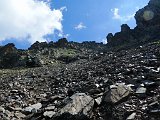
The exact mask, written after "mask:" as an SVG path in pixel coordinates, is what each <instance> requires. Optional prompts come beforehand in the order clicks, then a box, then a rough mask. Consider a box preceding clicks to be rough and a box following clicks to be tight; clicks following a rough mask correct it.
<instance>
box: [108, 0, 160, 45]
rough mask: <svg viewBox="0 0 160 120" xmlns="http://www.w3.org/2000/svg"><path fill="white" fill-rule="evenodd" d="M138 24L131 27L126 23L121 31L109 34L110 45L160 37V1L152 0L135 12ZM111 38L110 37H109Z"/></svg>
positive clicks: (152, 39)
mask: <svg viewBox="0 0 160 120" xmlns="http://www.w3.org/2000/svg"><path fill="white" fill-rule="evenodd" d="M135 19H136V24H137V26H136V27H135V28H134V29H132V30H131V29H130V28H129V27H128V26H127V25H126V24H125V25H122V26H121V32H119V33H116V34H115V35H114V36H112V37H109V36H110V34H108V36H107V40H108V46H111V47H115V46H118V45H119V46H120V45H127V44H139V43H146V42H151V41H156V40H159V39H160V1H159V0H151V1H150V2H149V3H148V5H147V6H145V7H144V8H142V9H140V10H138V11H137V12H136V14H135ZM108 38H109V39H108Z"/></svg>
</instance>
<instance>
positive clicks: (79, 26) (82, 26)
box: [74, 22, 87, 30]
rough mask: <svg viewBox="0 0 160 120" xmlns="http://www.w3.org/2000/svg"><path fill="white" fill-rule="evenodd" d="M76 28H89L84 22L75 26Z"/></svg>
mask: <svg viewBox="0 0 160 120" xmlns="http://www.w3.org/2000/svg"><path fill="white" fill-rule="evenodd" d="M74 28H75V29H76V30H81V29H85V28H87V27H86V26H85V25H84V24H83V23H82V22H80V23H79V24H78V25H76V26H75V27H74Z"/></svg>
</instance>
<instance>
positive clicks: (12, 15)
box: [0, 0, 66, 43]
mask: <svg viewBox="0 0 160 120" xmlns="http://www.w3.org/2000/svg"><path fill="white" fill-rule="evenodd" d="M48 2H49V0H44V1H43V0H0V41H3V40H6V39H9V38H15V39H17V40H27V41H28V42H30V43H33V42H35V41H40V42H41V41H46V39H45V38H44V37H45V36H46V35H48V34H54V31H55V30H56V31H59V32H63V30H62V28H63V26H62V23H61V22H62V20H63V19H62V18H63V14H62V11H63V10H64V9H66V8H65V7H64V8H60V9H57V10H56V9H53V10H52V9H51V8H50V6H49V4H48ZM26 38H27V39H26Z"/></svg>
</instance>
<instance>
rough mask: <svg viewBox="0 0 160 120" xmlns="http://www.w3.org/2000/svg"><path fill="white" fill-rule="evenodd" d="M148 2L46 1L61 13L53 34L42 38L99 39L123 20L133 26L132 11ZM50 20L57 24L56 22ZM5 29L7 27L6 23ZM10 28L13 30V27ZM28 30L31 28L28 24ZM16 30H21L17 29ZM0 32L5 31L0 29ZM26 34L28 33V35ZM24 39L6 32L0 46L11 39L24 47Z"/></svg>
mask: <svg viewBox="0 0 160 120" xmlns="http://www.w3.org/2000/svg"><path fill="white" fill-rule="evenodd" d="M17 1H18V0H17ZM22 1H23V0H22ZM30 1H31V0H30ZM148 2H149V0H117V1H116V2H115V1H114V0H50V3H48V4H49V7H50V9H51V10H53V9H56V10H59V11H60V12H61V13H62V16H61V14H60V13H57V14H58V18H59V22H60V24H61V26H60V25H59V26H56V27H55V28H54V29H53V30H52V31H54V33H51V32H50V31H49V30H48V31H47V32H48V33H47V32H45V37H46V38H47V39H48V41H51V40H53V41H56V40H58V39H59V38H61V37H67V38H68V40H69V41H77V42H82V41H97V42H102V41H104V40H105V37H106V35H107V34H108V33H110V32H112V33H115V32H118V31H120V26H121V24H123V23H127V24H128V25H129V26H130V27H131V28H134V27H135V26H136V23H135V20H134V14H135V12H136V11H137V10H138V9H140V8H143V7H144V6H145V5H147V3H148ZM4 4H5V3H4ZM0 9H2V8H0ZM42 10H43V9H42ZM44 10H46V9H44ZM57 14H56V15H57ZM52 18H53V17H52ZM61 18H62V19H63V20H61ZM48 19H49V18H48ZM27 20H28V19H27ZM0 22H2V21H0ZM45 22H52V21H45ZM53 22H55V24H56V23H57V24H58V22H56V21H53ZM11 23H12V22H11ZM0 24H1V23H0ZM55 24H54V25H55ZM37 25H38V24H37ZM44 25H47V24H44ZM10 26H12V25H10ZM18 26H19V25H18ZM52 27H53V26H52ZM5 28H8V26H7V27H5ZM23 28H24V27H23ZM43 28H44V26H43ZM8 29H9V28H8ZM14 29H15V31H16V27H14ZM14 29H13V30H14ZM24 29H25V28H24ZM28 29H29V28H28ZM31 29H33V28H32V27H31ZM37 29H39V28H37ZM20 31H23V30H21V29H20ZM34 31H36V30H34ZM34 31H33V33H35V34H36V33H37V32H34ZM25 32H26V31H25ZM25 32H22V33H21V32H19V31H18V32H16V33H15V34H18V33H19V34H25ZM0 33H3V34H5V32H3V30H0ZM27 34H28V36H32V34H31V35H30V34H29V33H27ZM38 34H40V32H38ZM38 34H37V35H36V36H34V35H33V37H34V38H40V37H38ZM48 34H49V35H48ZM20 37H22V38H21V40H19V38H20ZM0 38H3V36H2V37H1V36H0ZM26 39H28V37H24V38H23V36H18V37H17V36H16V35H14V34H13V35H12V34H9V35H8V37H7V35H6V36H5V37H4V39H3V41H1V45H4V44H6V43H8V42H14V43H15V44H16V46H17V47H18V48H27V47H29V46H30V44H31V42H29V41H28V40H26Z"/></svg>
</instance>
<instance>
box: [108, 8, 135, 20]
mask: <svg viewBox="0 0 160 120" xmlns="http://www.w3.org/2000/svg"><path fill="white" fill-rule="evenodd" d="M111 12H113V19H116V20H120V21H121V22H127V21H130V20H131V19H133V18H134V15H135V13H133V14H130V15H126V16H121V15H120V14H119V9H118V8H114V9H111Z"/></svg>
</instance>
